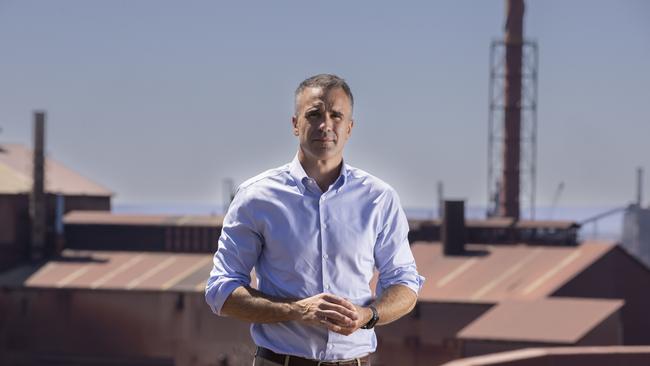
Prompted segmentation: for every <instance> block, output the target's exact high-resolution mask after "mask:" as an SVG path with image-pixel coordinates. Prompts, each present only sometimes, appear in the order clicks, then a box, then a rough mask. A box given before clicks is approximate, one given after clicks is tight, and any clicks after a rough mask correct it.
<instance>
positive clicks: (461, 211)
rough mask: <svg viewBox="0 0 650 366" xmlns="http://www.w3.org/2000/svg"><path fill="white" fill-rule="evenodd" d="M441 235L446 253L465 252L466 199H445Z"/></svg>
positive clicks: (457, 253) (456, 253) (458, 253)
mask: <svg viewBox="0 0 650 366" xmlns="http://www.w3.org/2000/svg"><path fill="white" fill-rule="evenodd" d="M440 236H441V238H442V245H443V251H444V254H445V255H462V254H463V253H465V240H466V235H465V201H445V209H444V215H443V218H442V228H441V233H440Z"/></svg>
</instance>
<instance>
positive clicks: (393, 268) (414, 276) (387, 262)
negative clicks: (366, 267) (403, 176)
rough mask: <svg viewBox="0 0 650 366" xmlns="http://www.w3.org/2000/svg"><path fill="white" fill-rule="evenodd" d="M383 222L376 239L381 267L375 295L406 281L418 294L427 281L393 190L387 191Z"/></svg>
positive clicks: (377, 265)
mask: <svg viewBox="0 0 650 366" xmlns="http://www.w3.org/2000/svg"><path fill="white" fill-rule="evenodd" d="M386 195H387V197H386V205H385V206H384V226H383V229H382V230H381V231H380V233H379V235H378V236H377V241H376V243H375V250H374V256H375V266H376V267H377V270H378V271H379V280H378V282H377V289H376V295H377V297H380V296H381V294H382V293H383V291H384V290H386V289H387V288H388V287H390V286H393V285H404V286H407V287H408V288H410V289H411V290H413V292H415V294H416V295H417V294H418V293H419V292H420V289H421V288H422V284H423V283H424V277H422V276H420V275H419V274H418V271H417V267H416V265H415V259H414V258H413V253H412V252H411V248H410V246H409V241H408V232H409V226H408V220H407V219H406V214H404V210H403V209H402V207H401V205H400V201H399V197H398V196H397V193H396V192H395V191H394V190H392V189H391V190H389V191H388V192H387V193H386Z"/></svg>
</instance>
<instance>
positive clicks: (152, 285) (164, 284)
mask: <svg viewBox="0 0 650 366" xmlns="http://www.w3.org/2000/svg"><path fill="white" fill-rule="evenodd" d="M211 269H212V255H209V254H208V255H206V254H189V253H158V252H135V253H134V252H102V251H77V250H70V249H66V250H64V251H63V253H62V258H61V259H58V260H51V261H49V262H47V263H46V264H45V265H43V266H42V267H40V268H36V269H35V270H32V271H29V270H28V268H27V267H23V268H18V269H16V270H14V271H10V272H8V273H6V274H3V276H1V277H0V285H5V286H21V285H22V286H25V287H28V288H77V289H100V290H156V291H164V290H170V291H183V292H202V291H203V290H204V288H205V281H206V280H207V278H208V276H209V273H210V270H211Z"/></svg>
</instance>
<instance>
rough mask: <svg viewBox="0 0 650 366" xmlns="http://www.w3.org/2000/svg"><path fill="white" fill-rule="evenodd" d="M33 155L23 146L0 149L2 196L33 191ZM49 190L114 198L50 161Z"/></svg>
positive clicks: (47, 185) (46, 174) (47, 176)
mask: <svg viewBox="0 0 650 366" xmlns="http://www.w3.org/2000/svg"><path fill="white" fill-rule="evenodd" d="M31 169H32V151H31V150H30V149H28V148H26V147H25V146H23V145H19V144H3V145H2V146H0V193H5V194H17V193H26V192H29V191H30V190H31V188H32V171H31ZM45 190H46V192H48V193H60V194H65V195H88V196H110V195H112V194H113V193H112V192H111V191H110V190H108V189H106V188H105V187H102V186H101V185H99V184H97V183H95V182H93V181H91V180H90V179H88V178H86V177H83V176H81V175H80V174H78V173H77V172H75V171H73V170H71V169H69V168H67V167H66V166H64V165H63V164H61V163H59V162H57V161H55V160H53V159H51V158H46V162H45Z"/></svg>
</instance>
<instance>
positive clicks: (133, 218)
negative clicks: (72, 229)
mask: <svg viewBox="0 0 650 366" xmlns="http://www.w3.org/2000/svg"><path fill="white" fill-rule="evenodd" d="M63 223H64V224H66V225H148V226H209V227H221V226H222V225H223V217H222V216H194V215H183V216H180V215H135V214H116V213H112V212H107V211H71V212H69V213H67V214H66V215H65V216H64V217H63Z"/></svg>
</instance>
